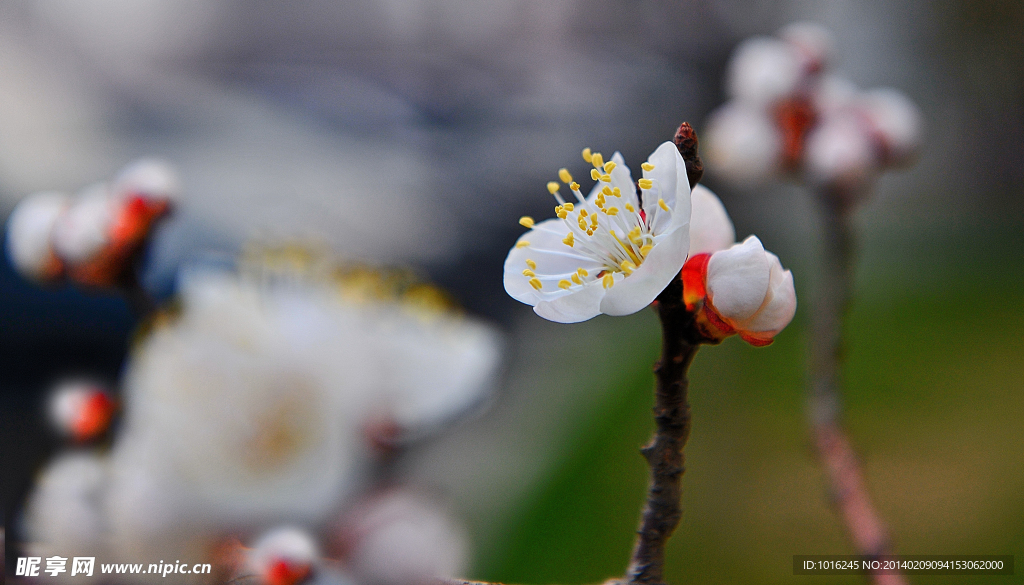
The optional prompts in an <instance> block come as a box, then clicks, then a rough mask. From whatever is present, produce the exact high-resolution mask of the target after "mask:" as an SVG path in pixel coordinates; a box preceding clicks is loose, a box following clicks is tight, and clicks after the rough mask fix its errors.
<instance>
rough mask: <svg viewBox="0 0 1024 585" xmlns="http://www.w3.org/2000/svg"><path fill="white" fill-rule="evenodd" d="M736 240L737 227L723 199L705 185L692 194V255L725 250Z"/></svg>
mask: <svg viewBox="0 0 1024 585" xmlns="http://www.w3.org/2000/svg"><path fill="white" fill-rule="evenodd" d="M735 241H736V229H735V228H733V225H732V220H731V219H729V214H728V213H726V211H725V206H724V205H722V201H721V200H720V199H719V198H718V196H716V195H715V194H714V193H712V192H711V189H708V188H707V187H705V186H704V185H700V184H698V185H697V186H696V187H694V188H693V192H692V193H691V194H690V256H691V257H692V256H695V255H697V254H705V253H711V252H717V251H719V250H724V249H726V248H728V247H729V246H731V245H732V244H733V242H735Z"/></svg>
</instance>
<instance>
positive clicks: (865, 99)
mask: <svg viewBox="0 0 1024 585" xmlns="http://www.w3.org/2000/svg"><path fill="white" fill-rule="evenodd" d="M857 101H858V104H857V105H858V106H859V108H860V109H861V111H863V112H864V114H865V115H866V117H867V119H868V121H869V123H870V124H871V126H872V128H873V130H874V132H875V134H876V136H877V137H878V139H879V140H880V142H881V143H882V148H883V156H882V160H883V162H884V164H886V165H900V164H906V163H908V162H910V161H911V160H912V159H913V158H914V156H915V155H916V154H917V150H918V148H920V146H921V127H922V125H923V122H922V120H921V112H920V111H919V110H918V109H917V106H916V105H914V102H912V101H910V98H908V97H907V96H905V95H904V94H903V93H901V92H899V91H896V90H895V89H891V88H888V87H886V88H878V89H871V90H868V91H866V92H864V93H863V94H862V95H861V96H859V99H858V100H857Z"/></svg>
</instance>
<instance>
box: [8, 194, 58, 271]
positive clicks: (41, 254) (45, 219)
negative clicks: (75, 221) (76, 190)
mask: <svg viewBox="0 0 1024 585" xmlns="http://www.w3.org/2000/svg"><path fill="white" fill-rule="evenodd" d="M70 202H71V199H70V198H69V197H68V196H67V195H64V194H63V193H56V192H45V193H36V194H34V195H29V196H28V197H26V198H25V199H23V200H22V201H21V202H20V203H18V205H17V206H16V207H15V208H14V211H13V212H11V216H10V218H8V220H7V254H8V255H9V256H10V258H11V263H12V264H14V267H15V268H17V269H18V272H20V273H21V274H23V275H25V276H27V277H29V278H41V277H43V276H45V274H44V272H45V271H46V268H47V265H48V264H49V262H50V260H51V258H52V254H53V251H52V248H51V245H50V241H51V236H52V234H53V229H54V226H55V225H56V223H57V220H58V218H59V217H60V216H61V214H62V213H63V212H64V210H65V209H67V207H68V206H69V205H70Z"/></svg>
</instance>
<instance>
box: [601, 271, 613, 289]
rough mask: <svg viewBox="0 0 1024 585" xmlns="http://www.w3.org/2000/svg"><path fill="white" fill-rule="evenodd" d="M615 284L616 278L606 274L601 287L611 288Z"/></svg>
mask: <svg viewBox="0 0 1024 585" xmlns="http://www.w3.org/2000/svg"><path fill="white" fill-rule="evenodd" d="M614 284H615V277H614V276H612V275H611V274H605V275H604V278H602V279H601V285H602V286H603V287H605V288H611V287H612V285H614Z"/></svg>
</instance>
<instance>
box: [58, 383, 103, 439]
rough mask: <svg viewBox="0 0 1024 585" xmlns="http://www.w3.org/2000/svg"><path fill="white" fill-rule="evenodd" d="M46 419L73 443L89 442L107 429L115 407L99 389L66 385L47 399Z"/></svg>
mask: <svg viewBox="0 0 1024 585" xmlns="http://www.w3.org/2000/svg"><path fill="white" fill-rule="evenodd" d="M49 406H50V419H51V420H52V421H53V422H54V424H55V425H56V426H57V428H58V429H59V430H60V431H61V432H62V433H64V434H66V435H68V436H70V437H72V438H74V439H75V440H76V441H89V440H91V439H95V438H96V437H99V436H100V435H102V434H103V433H105V432H106V431H107V429H108V428H110V421H111V419H112V418H113V416H114V412H115V411H116V410H117V404H116V403H115V402H114V400H113V398H111V397H110V395H109V394H108V393H107V391H106V390H104V389H103V388H101V387H99V386H96V385H94V384H89V383H86V382H68V383H66V384H63V385H61V386H59V387H58V388H57V390H56V391H55V392H54V393H53V396H51V397H50V403H49Z"/></svg>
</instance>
